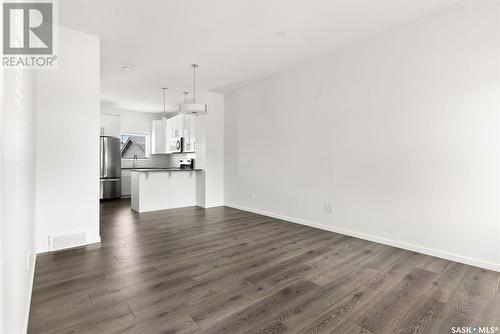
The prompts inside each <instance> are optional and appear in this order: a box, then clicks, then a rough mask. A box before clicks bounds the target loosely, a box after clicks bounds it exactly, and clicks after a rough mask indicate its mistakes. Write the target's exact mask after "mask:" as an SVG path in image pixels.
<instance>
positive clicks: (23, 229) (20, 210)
mask: <svg viewBox="0 0 500 334" xmlns="http://www.w3.org/2000/svg"><path fill="white" fill-rule="evenodd" d="M0 79H1V80H0V82H1V83H0V95H1V99H0V101H1V104H0V105H1V115H0V129H1V136H0V147H1V150H0V162H1V163H0V172H1V176H0V239H1V240H0V255H1V257H0V259H1V261H2V262H1V265H0V332H1V333H25V332H26V330H27V324H28V315H29V306H30V300H31V287H32V283H33V275H34V268H35V253H34V251H35V196H34V194H35V98H36V91H35V88H36V87H35V72H33V71H15V70H10V69H9V70H6V71H5V72H1V71H0Z"/></svg>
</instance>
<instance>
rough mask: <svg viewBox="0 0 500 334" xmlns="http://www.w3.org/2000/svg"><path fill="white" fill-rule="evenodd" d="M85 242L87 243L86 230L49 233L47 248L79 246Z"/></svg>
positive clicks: (57, 248)
mask: <svg viewBox="0 0 500 334" xmlns="http://www.w3.org/2000/svg"><path fill="white" fill-rule="evenodd" d="M86 243H87V233H86V232H77V233H69V234H60V235H51V236H50V237H49V250H50V251H56V250H60V249H64V248H71V247H76V246H81V245H84V244H86Z"/></svg>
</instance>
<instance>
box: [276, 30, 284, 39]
mask: <svg viewBox="0 0 500 334" xmlns="http://www.w3.org/2000/svg"><path fill="white" fill-rule="evenodd" d="M274 35H276V37H278V38H283V37H285V35H286V34H285V33H284V32H283V31H277V32H276V33H275V34H274Z"/></svg>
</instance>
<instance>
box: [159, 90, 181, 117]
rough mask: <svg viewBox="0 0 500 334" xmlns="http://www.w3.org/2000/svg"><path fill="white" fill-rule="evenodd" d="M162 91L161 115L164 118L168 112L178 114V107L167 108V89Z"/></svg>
mask: <svg viewBox="0 0 500 334" xmlns="http://www.w3.org/2000/svg"><path fill="white" fill-rule="evenodd" d="M162 90H163V113H164V117H166V116H167V115H166V114H167V113H168V112H179V107H178V106H172V105H171V106H170V107H169V106H168V105H167V90H168V88H162Z"/></svg>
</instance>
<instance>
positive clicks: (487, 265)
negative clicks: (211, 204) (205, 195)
mask: <svg viewBox="0 0 500 334" xmlns="http://www.w3.org/2000/svg"><path fill="white" fill-rule="evenodd" d="M225 206H227V207H230V208H234V209H239V210H243V211H249V212H253V213H257V214H260V215H264V216H269V217H273V218H277V219H282V220H286V221H289V222H292V223H295V224H300V225H306V226H311V227H315V228H319V229H321V230H325V231H330V232H335V233H340V234H344V235H349V236H351V237H355V238H360V239H364V240H369V241H373V242H377V243H380V244H384V245H388V246H393V247H397V248H402V249H406V250H409V251H413V252H417V253H422V254H425V255H430V256H435V257H439V258H442V259H445V260H450V261H455V262H460V263H464V264H468V265H471V266H475V267H480V268H484V269H488V270H494V271H497V272H500V264H496V263H492V262H487V261H482V260H479V259H474V258H470V257H466V256H462V255H458V254H453V253H448V252H445V251H440V250H437V249H432V248H426V247H421V246H417V245H413V244H409V243H406V242H400V241H396V240H391V239H386V238H383V237H379V236H374V235H368V234H364V233H360V232H356V231H353V230H349V229H345V228H341V227H335V226H330V225H325V224H318V223H314V222H311V221H308V220H304V219H299V218H294V217H289V216H285V215H281V214H276V213H272V212H268V211H264V210H258V209H252V208H248V207H244V206H241V205H237V204H230V203H225Z"/></svg>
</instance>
